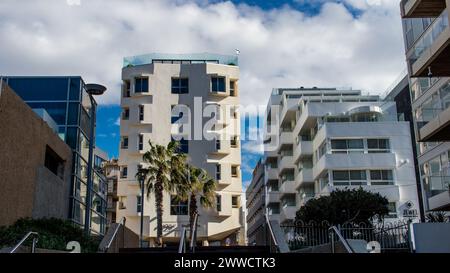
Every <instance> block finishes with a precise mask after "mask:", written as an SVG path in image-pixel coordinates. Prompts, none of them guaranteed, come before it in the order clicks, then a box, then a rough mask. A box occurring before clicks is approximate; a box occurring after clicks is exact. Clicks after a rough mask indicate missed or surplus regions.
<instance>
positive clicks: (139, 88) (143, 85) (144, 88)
mask: <svg viewBox="0 0 450 273" xmlns="http://www.w3.org/2000/svg"><path fill="white" fill-rule="evenodd" d="M134 92H135V93H146V92H148V78H136V79H135V86H134Z"/></svg>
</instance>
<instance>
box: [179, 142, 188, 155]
mask: <svg viewBox="0 0 450 273" xmlns="http://www.w3.org/2000/svg"><path fill="white" fill-rule="evenodd" d="M179 151H180V152H181V153H185V154H188V153H189V141H188V140H185V139H182V140H180V149H179Z"/></svg>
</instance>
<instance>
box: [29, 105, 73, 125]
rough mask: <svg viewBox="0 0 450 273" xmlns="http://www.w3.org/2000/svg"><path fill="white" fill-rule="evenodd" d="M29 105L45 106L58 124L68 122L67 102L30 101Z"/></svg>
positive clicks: (33, 106) (34, 106) (32, 106)
mask: <svg viewBox="0 0 450 273" xmlns="http://www.w3.org/2000/svg"><path fill="white" fill-rule="evenodd" d="M28 105H29V106H30V107H31V108H33V109H36V108H43V109H45V111H47V113H48V114H49V115H50V116H51V117H52V119H53V120H54V121H55V122H56V123H57V124H58V125H65V124H66V110H67V109H66V107H67V103H65V102H48V103H47V102H46V103H43V102H30V103H28Z"/></svg>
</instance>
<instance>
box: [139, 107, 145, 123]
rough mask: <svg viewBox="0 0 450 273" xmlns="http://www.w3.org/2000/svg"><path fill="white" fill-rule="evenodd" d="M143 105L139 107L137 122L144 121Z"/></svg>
mask: <svg viewBox="0 0 450 273" xmlns="http://www.w3.org/2000/svg"><path fill="white" fill-rule="evenodd" d="M144 111H145V108H144V105H139V121H143V120H144Z"/></svg>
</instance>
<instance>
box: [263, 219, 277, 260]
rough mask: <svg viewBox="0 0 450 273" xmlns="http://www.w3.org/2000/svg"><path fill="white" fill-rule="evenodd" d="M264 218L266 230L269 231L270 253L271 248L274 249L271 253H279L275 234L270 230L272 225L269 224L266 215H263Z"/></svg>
mask: <svg viewBox="0 0 450 273" xmlns="http://www.w3.org/2000/svg"><path fill="white" fill-rule="evenodd" d="M264 218H266V225H267V229H268V230H269V235H270V236H269V246H270V249H271V251H272V246H273V248H274V251H273V252H279V246H278V242H277V238H276V237H275V234H274V232H273V229H272V225H271V224H270V220H269V216H267V214H265V215H264Z"/></svg>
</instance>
